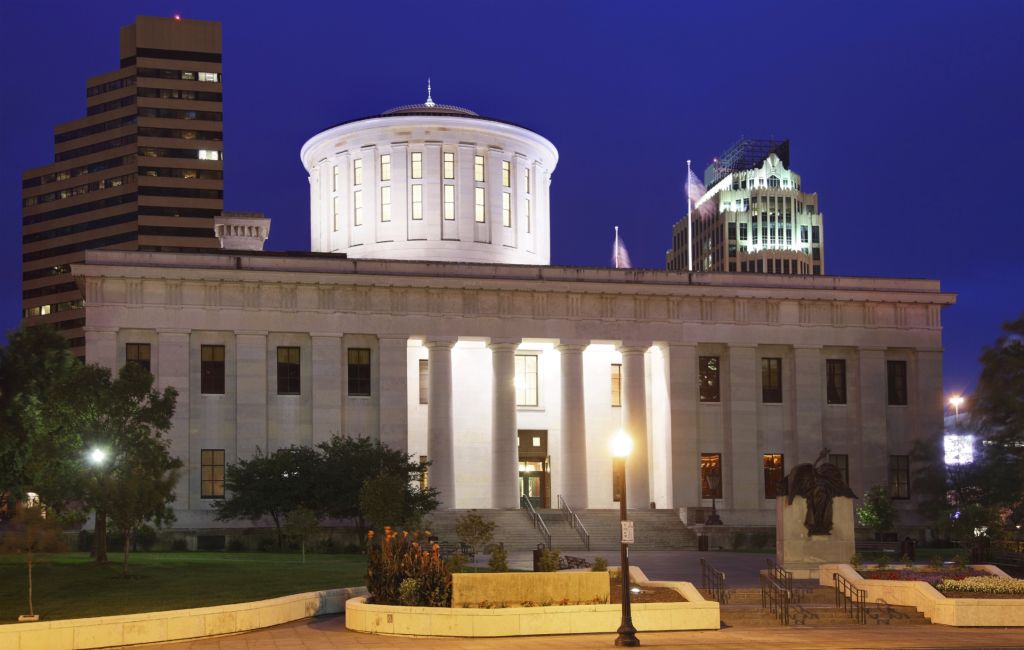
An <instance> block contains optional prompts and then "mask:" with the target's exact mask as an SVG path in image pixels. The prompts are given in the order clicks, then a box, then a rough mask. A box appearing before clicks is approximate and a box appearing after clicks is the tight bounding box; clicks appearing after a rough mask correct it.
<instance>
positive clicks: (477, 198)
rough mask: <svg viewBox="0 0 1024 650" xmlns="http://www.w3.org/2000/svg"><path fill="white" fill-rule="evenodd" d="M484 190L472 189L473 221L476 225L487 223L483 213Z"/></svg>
mask: <svg viewBox="0 0 1024 650" xmlns="http://www.w3.org/2000/svg"><path fill="white" fill-rule="evenodd" d="M484 208H485V203H484V188H482V187H474V188H473V219H474V220H475V221H476V222H477V223H484V222H485V221H487V213H486V212H484Z"/></svg>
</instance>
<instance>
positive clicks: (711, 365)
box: [697, 357, 721, 402]
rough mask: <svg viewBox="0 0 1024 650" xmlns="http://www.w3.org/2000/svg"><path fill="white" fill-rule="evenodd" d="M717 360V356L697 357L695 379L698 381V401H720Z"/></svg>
mask: <svg viewBox="0 0 1024 650" xmlns="http://www.w3.org/2000/svg"><path fill="white" fill-rule="evenodd" d="M718 373H719V361H718V357H698V358H697V381H699V382H700V390H699V393H700V401H702V402H718V401H721V389H720V388H719V374H718Z"/></svg>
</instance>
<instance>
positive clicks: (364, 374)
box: [348, 348, 370, 397]
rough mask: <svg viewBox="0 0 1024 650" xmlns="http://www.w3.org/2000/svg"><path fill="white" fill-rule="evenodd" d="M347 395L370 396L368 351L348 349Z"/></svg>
mask: <svg viewBox="0 0 1024 650" xmlns="http://www.w3.org/2000/svg"><path fill="white" fill-rule="evenodd" d="M348 394H349V395H351V396H355V397H368V396H369V395H370V350H369V348H349V349H348Z"/></svg>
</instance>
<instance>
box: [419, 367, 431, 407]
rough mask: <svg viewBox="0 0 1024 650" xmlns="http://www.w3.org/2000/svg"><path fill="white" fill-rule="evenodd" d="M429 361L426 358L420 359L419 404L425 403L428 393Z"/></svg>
mask: <svg viewBox="0 0 1024 650" xmlns="http://www.w3.org/2000/svg"><path fill="white" fill-rule="evenodd" d="M429 364H430V362H429V361H427V360H426V359H420V367H419V370H420V404H426V403H427V397H428V396H429V395H430V372H429V369H430V365H429Z"/></svg>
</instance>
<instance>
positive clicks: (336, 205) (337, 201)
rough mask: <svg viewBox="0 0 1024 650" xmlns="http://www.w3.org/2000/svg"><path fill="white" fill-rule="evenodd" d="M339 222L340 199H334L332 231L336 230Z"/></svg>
mask: <svg viewBox="0 0 1024 650" xmlns="http://www.w3.org/2000/svg"><path fill="white" fill-rule="evenodd" d="M340 222H341V197H340V196H336V197H334V230H335V231H337V230H338V224H339V223H340Z"/></svg>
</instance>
